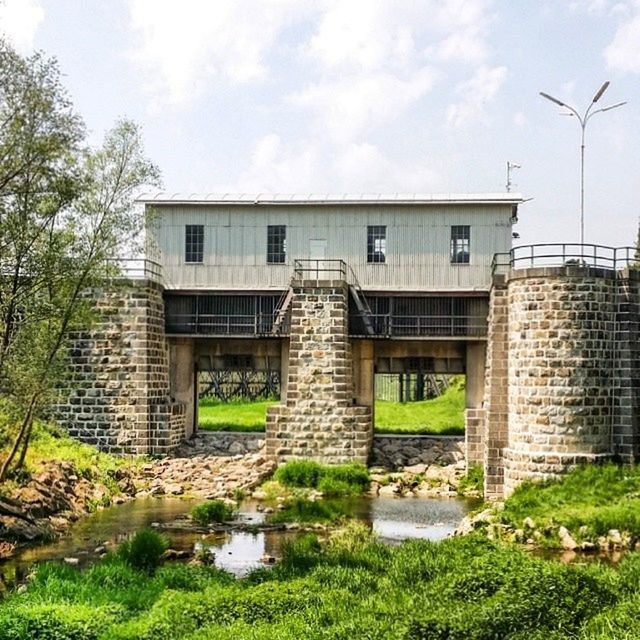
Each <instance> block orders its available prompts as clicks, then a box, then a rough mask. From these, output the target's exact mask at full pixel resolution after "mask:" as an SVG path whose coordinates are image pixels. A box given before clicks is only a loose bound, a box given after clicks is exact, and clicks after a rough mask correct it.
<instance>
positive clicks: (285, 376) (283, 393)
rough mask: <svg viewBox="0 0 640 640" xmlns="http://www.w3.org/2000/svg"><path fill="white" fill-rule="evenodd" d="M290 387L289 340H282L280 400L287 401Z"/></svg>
mask: <svg viewBox="0 0 640 640" xmlns="http://www.w3.org/2000/svg"><path fill="white" fill-rule="evenodd" d="M288 387H289V340H288V339H286V338H285V339H284V340H282V345H281V347H280V402H286V401H287V389H288Z"/></svg>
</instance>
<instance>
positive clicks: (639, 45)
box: [604, 2, 640, 73]
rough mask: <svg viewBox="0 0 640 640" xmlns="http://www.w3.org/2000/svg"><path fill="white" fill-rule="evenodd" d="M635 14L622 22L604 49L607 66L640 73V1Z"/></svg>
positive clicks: (636, 5)
mask: <svg viewBox="0 0 640 640" xmlns="http://www.w3.org/2000/svg"><path fill="white" fill-rule="evenodd" d="M634 6H635V9H636V12H635V15H634V16H633V17H632V18H630V19H626V20H625V22H623V23H621V24H620V26H619V27H618V30H617V31H616V33H615V35H614V37H613V41H612V42H611V44H610V45H609V46H608V47H607V48H606V49H605V50H604V57H605V59H606V61H607V66H608V67H609V68H610V69H614V70H616V71H623V72H627V73H640V2H635V3H634Z"/></svg>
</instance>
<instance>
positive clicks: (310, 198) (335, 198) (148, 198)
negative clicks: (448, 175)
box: [136, 191, 523, 205]
mask: <svg viewBox="0 0 640 640" xmlns="http://www.w3.org/2000/svg"><path fill="white" fill-rule="evenodd" d="M522 201H523V196H522V194H520V193H511V192H506V191H503V192H498V193H415V192H414V193H397V192H396V193H393V194H385V193H377V194H365V193H359V194H348V193H344V194H330V193H322V194H313V193H310V194H306V195H303V194H296V193H273V194H268V193H253V194H252V193H235V194H234V193H229V192H226V193H213V192H209V193H188V194H186V193H179V192H163V191H159V192H154V193H141V194H140V195H139V196H138V197H137V198H136V202H140V203H154V202H155V203H162V204H171V203H173V204H239V205H242V204H255V205H260V204H332V203H336V204H340V203H343V204H348V203H353V204H381V203H390V204H392V203H425V204H428V203H439V202H468V203H474V202H476V203H479V204H480V203H489V202H496V203H497V202H500V203H519V202H522Z"/></svg>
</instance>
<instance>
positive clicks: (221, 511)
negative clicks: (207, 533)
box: [191, 500, 236, 526]
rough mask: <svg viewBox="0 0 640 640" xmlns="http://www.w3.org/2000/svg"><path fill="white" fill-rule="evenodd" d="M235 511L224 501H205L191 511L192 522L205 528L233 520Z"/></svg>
mask: <svg viewBox="0 0 640 640" xmlns="http://www.w3.org/2000/svg"><path fill="white" fill-rule="evenodd" d="M235 515H236V509H235V508H234V507H232V506H231V505H230V504H227V503H226V502H224V500H207V501H206V502H203V503H201V504H197V505H196V506H195V507H193V509H191V517H192V518H193V521H194V522H197V523H198V524H201V525H203V526H206V525H208V524H213V523H219V522H228V521H229V520H233V518H234V516H235Z"/></svg>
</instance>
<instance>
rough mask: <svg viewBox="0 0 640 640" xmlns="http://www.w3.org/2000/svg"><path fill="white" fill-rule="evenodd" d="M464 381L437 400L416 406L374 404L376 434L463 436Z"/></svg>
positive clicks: (419, 402) (410, 404) (416, 403)
mask: <svg viewBox="0 0 640 640" xmlns="http://www.w3.org/2000/svg"><path fill="white" fill-rule="evenodd" d="M464 395H465V391H464V377H463V376H460V380H458V381H454V383H453V384H452V385H450V386H449V388H448V389H447V390H446V391H445V392H444V393H443V394H442V395H441V396H439V397H437V398H433V399H431V400H419V401H416V402H391V401H389V400H376V407H375V409H376V410H375V416H376V424H375V430H376V432H378V433H433V434H439V435H461V434H463V433H464Z"/></svg>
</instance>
